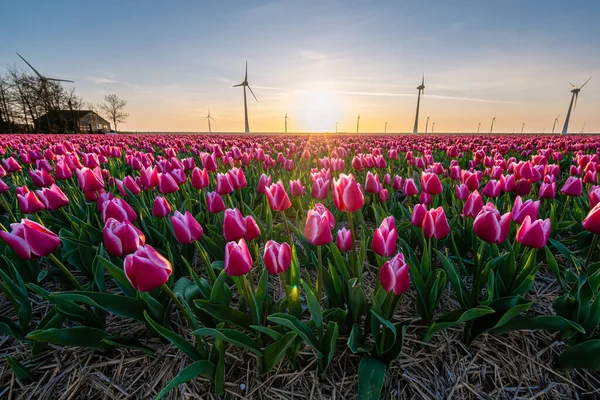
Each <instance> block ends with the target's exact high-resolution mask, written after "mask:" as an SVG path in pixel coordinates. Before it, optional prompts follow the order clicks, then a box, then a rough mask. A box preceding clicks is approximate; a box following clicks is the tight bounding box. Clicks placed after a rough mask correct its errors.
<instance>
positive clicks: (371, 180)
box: [365, 171, 381, 193]
mask: <svg viewBox="0 0 600 400" xmlns="http://www.w3.org/2000/svg"><path fill="white" fill-rule="evenodd" d="M380 190H381V182H379V174H375V175H373V174H372V173H371V172H370V171H369V172H367V178H366V181H365V191H366V192H367V193H379V191H380Z"/></svg>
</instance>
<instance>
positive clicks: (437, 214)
mask: <svg viewBox="0 0 600 400" xmlns="http://www.w3.org/2000/svg"><path fill="white" fill-rule="evenodd" d="M423 233H424V234H425V237H427V238H431V237H435V238H436V239H443V238H445V237H446V236H448V235H449V234H450V226H449V225H448V220H447V219H446V213H445V211H444V208H443V207H441V206H440V207H438V208H435V209H433V210H429V211H427V213H425V217H424V218H423Z"/></svg>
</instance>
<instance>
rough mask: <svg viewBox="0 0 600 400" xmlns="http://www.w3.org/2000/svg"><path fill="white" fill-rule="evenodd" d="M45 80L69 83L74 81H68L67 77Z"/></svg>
mask: <svg viewBox="0 0 600 400" xmlns="http://www.w3.org/2000/svg"><path fill="white" fill-rule="evenodd" d="M46 80H47V81H54V82H71V83H75V81H69V80H67V79H58V78H46Z"/></svg>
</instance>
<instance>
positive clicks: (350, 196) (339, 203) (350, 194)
mask: <svg viewBox="0 0 600 400" xmlns="http://www.w3.org/2000/svg"><path fill="white" fill-rule="evenodd" d="M332 191H333V204H334V205H335V207H336V208H337V209H338V210H340V211H343V212H356V211H358V210H360V208H361V207H362V206H363V203H364V199H363V194H362V190H361V188H360V186H359V185H358V184H357V183H356V181H355V180H354V176H352V174H350V175H345V174H340V177H339V179H337V180H336V179H333V183H332Z"/></svg>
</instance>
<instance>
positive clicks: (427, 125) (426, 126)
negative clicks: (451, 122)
mask: <svg viewBox="0 0 600 400" xmlns="http://www.w3.org/2000/svg"><path fill="white" fill-rule="evenodd" d="M428 128H429V117H427V121H426V122H425V134H426V135H427V129H428Z"/></svg>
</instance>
